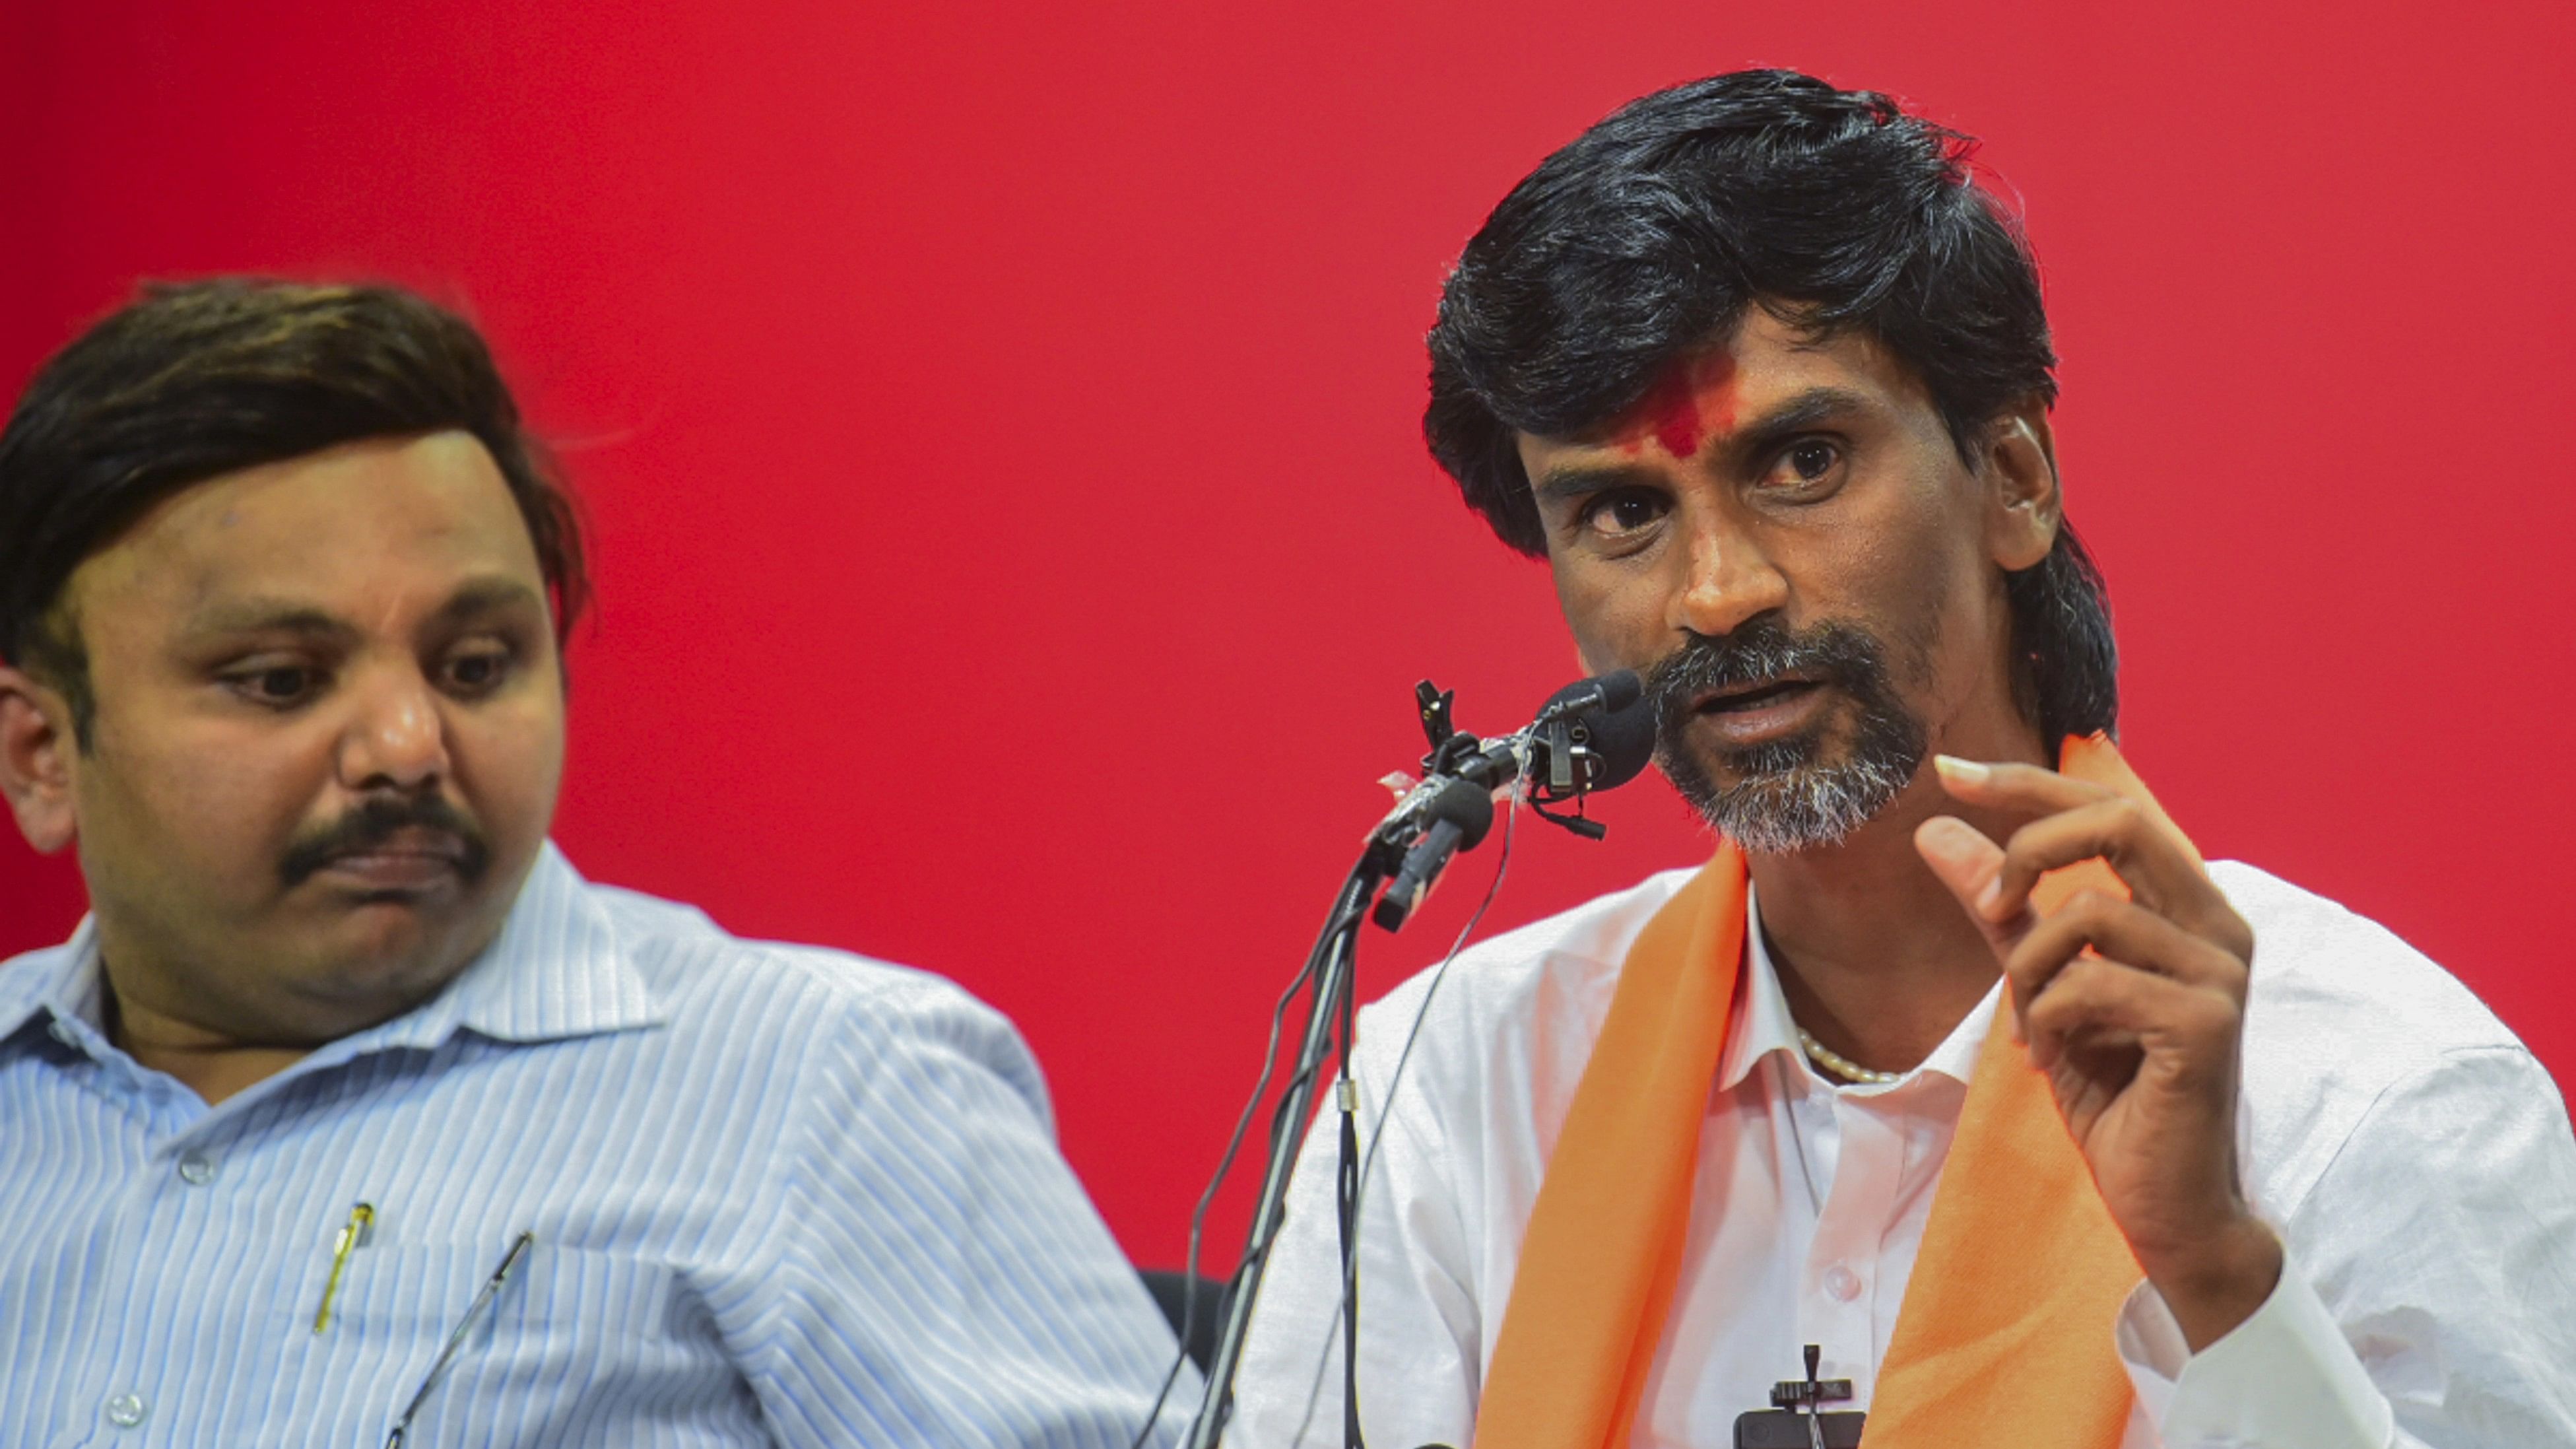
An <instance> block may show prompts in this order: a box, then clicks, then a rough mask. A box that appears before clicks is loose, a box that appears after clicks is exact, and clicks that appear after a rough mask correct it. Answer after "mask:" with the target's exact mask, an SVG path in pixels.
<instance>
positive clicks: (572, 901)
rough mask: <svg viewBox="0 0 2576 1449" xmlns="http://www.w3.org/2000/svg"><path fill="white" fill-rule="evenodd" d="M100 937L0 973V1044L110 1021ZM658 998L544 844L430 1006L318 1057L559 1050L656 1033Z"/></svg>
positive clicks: (576, 878)
mask: <svg viewBox="0 0 2576 1449" xmlns="http://www.w3.org/2000/svg"><path fill="white" fill-rule="evenodd" d="M102 987H103V983H102V982H101V980H100V975H99V969H98V928H97V923H96V921H95V920H94V919H92V918H89V917H83V918H82V920H81V923H80V925H79V927H78V928H77V929H75V930H74V931H73V932H72V936H71V939H70V940H68V941H65V942H64V943H63V944H62V945H59V946H54V947H49V948H47V949H45V950H42V951H34V952H30V953H28V954H27V955H24V956H20V957H17V958H15V959H14V960H12V961H10V962H8V963H6V965H5V967H0V1038H7V1037H9V1036H12V1035H14V1034H16V1033H17V1032H18V1031H19V1029H21V1028H22V1027H24V1026H26V1025H27V1024H28V1023H29V1022H30V1021H32V1020H33V1019H34V1018H35V1017H36V1016H38V1015H39V1014H40V1013H41V1014H50V1015H51V1016H52V1017H53V1018H54V1019H55V1020H56V1021H57V1022H60V1023H63V1024H64V1025H66V1026H67V1027H70V1028H71V1029H72V1030H74V1031H75V1032H78V1031H79V1030H81V1029H82V1028H87V1029H88V1030H89V1031H90V1032H92V1033H95V1032H96V1031H97V1030H98V1028H99V1026H100V1024H101V1023H102V1022H103V1021H104V1019H105V1016H104V1013H103V1012H102V1011H101V1010H100V1009H99V992H100V991H101V989H102ZM668 1019H669V1017H668V1013H667V1012H666V1011H665V1010H664V1007H663V1004H662V1002H661V1000H660V998H659V996H658V994H657V993H656V992H655V991H654V990H653V987H652V984H651V983H650V982H648V981H647V980H646V979H645V977H644V974H643V972H642V971H641V970H639V969H638V968H637V967H636V965H635V963H634V962H633V961H632V960H631V959H629V957H628V956H627V953H626V951H625V949H624V947H623V945H622V943H621V942H620V941H619V939H618V935H617V925H616V922H615V921H614V920H613V919H611V918H610V916H609V914H608V912H607V910H606V909H605V908H604V907H603V906H602V905H601V904H600V902H599V900H598V898H597V896H596V895H595V894H594V893H593V892H592V890H591V888H590V884H589V882H587V881H585V880H583V879H582V878H581V875H580V873H579V872H577V871H575V870H574V869H573V868H572V863H571V862H570V861H568V860H566V859H564V856H563V852H562V851H560V850H558V849H556V848H555V845H554V842H552V841H548V842H546V844H545V846H544V847H543V848H542V849H541V850H540V851H539V852H538V854H537V862H536V864H535V866H534V867H532V868H531V869H530V870H529V872H528V878H527V880H526V881H525V882H523V883H522V884H521V885H520V887H519V898H518V900H517V901H515V902H514V903H512V905H511V907H510V914H509V916H508V917H507V918H506V919H505V920H504V921H503V922H502V925H501V933H500V934H499V935H498V936H496V937H494V938H493V941H492V944H491V945H490V946H489V947H486V948H485V949H484V951H483V954H481V955H480V956H477V957H475V958H474V960H473V962H472V963H471V964H469V965H467V967H466V968H465V970H464V971H463V972H462V973H460V974H459V975H458V976H457V978H456V979H455V980H454V981H452V982H449V983H448V986H447V989H446V990H444V991H442V992H440V993H439V994H438V995H437V996H435V997H432V998H431V999H430V1000H429V1001H427V1002H426V1003H424V1004H422V1005H420V1006H418V1007H415V1008H414V1009H412V1010H411V1011H409V1012H407V1013H405V1014H404V1015H401V1016H398V1017H395V1018H394V1019H393V1020H391V1021H388V1022H385V1023H383V1024H382V1025H380V1026H374V1027H370V1028H368V1029H367V1030H365V1031H362V1032H358V1033H356V1034H354V1035H352V1036H348V1037H343V1038H341V1039H340V1041H338V1042H335V1043H332V1044H331V1045H330V1046H328V1047H325V1048H323V1049H322V1051H321V1052H318V1053H316V1055H324V1054H329V1055H334V1056H349V1055H355V1054H357V1053H358V1052H361V1051H376V1050H383V1049H385V1048H388V1047H402V1046H413V1047H424V1048H426V1047H434V1046H437V1045H438V1044H440V1043H441V1042H444V1041H445V1040H447V1038H448V1037H449V1036H451V1035H453V1034H454V1033H455V1032H456V1031H457V1030H458V1029H460V1028H462V1029H464V1030H467V1031H471V1032H474V1033H476V1034H477V1035H480V1036H485V1037H489V1038H491V1039H493V1040H495V1041H505V1042H537V1041H555V1040H560V1039H563V1038H566V1037H578V1036H594V1035H598V1034H601V1033H604V1032H613V1031H626V1030H631V1029H634V1028H639V1027H648V1026H658V1025H660V1024H662V1023H663V1022H664V1021H666V1020H668Z"/></svg>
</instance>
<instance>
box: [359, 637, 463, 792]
mask: <svg viewBox="0 0 2576 1449" xmlns="http://www.w3.org/2000/svg"><path fill="white" fill-rule="evenodd" d="M350 698H351V700H352V703H353V706H354V707H353V709H352V710H351V712H350V715H349V722H348V727H347V729H346V731H345V732H344V733H343V734H342V736H341V739H340V761H339V764H340V782H341V784H342V785H344V786H346V787H347V788H349V789H351V790H360V791H363V790H381V789H386V788H392V789H396V790H400V791H403V792H404V793H406V794H409V793H415V792H418V791H420V790H423V789H425V788H427V787H429V786H432V785H435V784H437V783H438V782H439V781H440V780H441V779H443V778H445V776H446V775H447V772H448V758H447V722H446V720H445V718H444V717H443V716H442V715H441V714H440V713H439V708H438V696H437V693H436V692H435V691H434V690H432V689H431V688H430V683H429V681H428V680H427V679H426V678H424V677H422V675H421V673H420V671H419V670H417V669H414V668H410V667H407V666H401V665H394V666H388V667H384V668H379V669H375V670H371V671H369V672H368V674H367V675H366V676H365V677H364V678H362V679H360V680H357V681H354V682H353V685H352V688H351V689H350Z"/></svg>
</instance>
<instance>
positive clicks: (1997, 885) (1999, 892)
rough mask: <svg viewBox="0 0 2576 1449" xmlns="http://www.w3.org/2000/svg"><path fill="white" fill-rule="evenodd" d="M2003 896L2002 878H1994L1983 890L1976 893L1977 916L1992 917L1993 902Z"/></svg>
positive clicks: (1993, 911)
mask: <svg viewBox="0 0 2576 1449" xmlns="http://www.w3.org/2000/svg"><path fill="white" fill-rule="evenodd" d="M2003 894H2004V878H2003V877H2002V876H1996V877H1995V878H1994V879H1993V880H1990V881H1988V882H1986V884H1985V886H1984V888H1983V889H1981V890H1979V891H1978V892H1977V914H1979V915H1981V916H1991V915H1993V914H1994V913H1995V902H1997V901H1999V900H2001V899H2003Z"/></svg>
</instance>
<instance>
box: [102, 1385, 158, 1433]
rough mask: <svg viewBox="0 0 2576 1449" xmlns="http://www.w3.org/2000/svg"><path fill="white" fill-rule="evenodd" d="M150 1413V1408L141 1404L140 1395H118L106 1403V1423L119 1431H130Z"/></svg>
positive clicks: (145, 1404) (143, 1403)
mask: <svg viewBox="0 0 2576 1449" xmlns="http://www.w3.org/2000/svg"><path fill="white" fill-rule="evenodd" d="M151 1411H152V1406H151V1405H150V1404H147V1403H145V1402H143V1396H142V1395H141V1394H119V1395H117V1396H116V1397H115V1398H112V1399H110V1400H108V1401H107V1422H109V1423H111V1424H114V1425H115V1426H116V1427H118V1428H120V1429H131V1428H133V1427H134V1426H135V1425H137V1424H140V1423H142V1422H143V1416H144V1415H145V1414H147V1413H150V1412H151Z"/></svg>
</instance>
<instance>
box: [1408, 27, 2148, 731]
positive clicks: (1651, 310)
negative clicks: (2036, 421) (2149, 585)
mask: <svg viewBox="0 0 2576 1449" xmlns="http://www.w3.org/2000/svg"><path fill="white" fill-rule="evenodd" d="M1974 145H1975V143H1974V141H1973V140H1972V139H1971V138H1969V137H1967V136H1963V135H1960V134H1959V133H1957V132H1955V131H1950V130H1946V129H1944V128H1942V127H1940V126H1936V125H1932V124H1930V123H1929V122H1926V121H1923V120H1920V119H1918V118H1916V117H1913V116H1909V115H1906V114H1905V113H1904V112H1903V111H1902V110H1901V109H1899V108H1898V106H1897V104H1896V103H1895V102H1894V101H1892V100H1890V99H1889V98H1887V97H1886V96H1883V95H1880V94H1877V93H1876V92H1872V91H1845V90H1838V89H1836V88H1835V87H1833V86H1831V85H1828V84H1827V83H1825V82H1823V81H1820V80H1817V79H1815V78H1814V77H1812V76H1806V75H1801V74H1799V73H1797V72H1795V71H1785V70H1749V71H1737V72H1734V73H1732V74H1728V75H1721V76H1713V77H1710V78H1709V79H1706V80H1700V81H1693V82H1690V83H1688V84H1685V85H1679V86H1675V87H1673V88H1671V89H1669V90H1664V91H1658V92H1656V93H1654V94H1653V95H1649V96H1646V97H1644V98H1642V99H1640V100H1636V101H1632V102H1630V103H1629V104H1628V105H1626V106H1623V107H1621V108H1620V109H1619V110H1618V111H1616V112H1614V113H1613V114H1611V115H1610V117H1609V118H1608V119H1606V120H1603V121H1602V122H1600V123H1599V124H1598V125H1595V126H1594V127H1592V129H1590V130H1588V131H1586V132H1584V133H1583V134H1582V135H1581V136H1579V137H1577V138H1576V139H1575V140H1574V142H1573V143H1572V144H1570V145H1568V146H1566V147H1565V148H1564V149H1562V150H1560V151H1558V152H1557V153H1556V154H1554V155H1552V156H1550V157H1548V158H1547V159H1546V160H1545V161H1543V162H1541V163H1540V164H1539V167H1538V169H1537V170H1535V171H1533V172H1531V173H1530V174H1529V175H1528V176H1527V177H1526V178H1524V179H1523V180H1522V181H1521V183H1520V184H1519V185H1518V186H1515V187H1513V188H1512V190H1511V193H1510V194H1509V195H1507V196H1505V197H1504V198H1503V200H1502V204H1501V205H1499V206H1497V207H1495V208H1494V211H1493V214H1492V215H1491V216H1490V217H1488V218H1486V220H1485V225H1484V226H1483V228H1482V229H1481V230H1479V231H1478V232H1477V233H1476V235H1475V237H1474V238H1473V239H1472V240H1470V241H1469V242H1468V243H1467V247H1466V250H1465V251H1464V252H1463V253H1462V254H1461V255H1460V257H1459V259H1458V265H1457V267H1456V268H1455V269H1454V270H1453V271H1452V272H1451V273H1450V275H1449V280H1448V283H1447V285H1446V286H1445V287H1444V288H1443V290H1442V292H1441V297H1440V315H1439V320H1438V322H1437V323H1436V324H1435V325H1434V326H1433V327H1432V329H1431V336H1430V349H1431V404H1430V407H1429V409H1428V410H1427V411H1426V412H1425V414H1424V416H1423V421H1422V428H1423V435H1424V438H1425V439H1426V441H1428V442H1429V444H1430V446H1431V453H1432V456H1433V457H1435V458H1437V459H1438V460H1439V462H1440V466H1441V467H1443V468H1445V469H1447V470H1448V472H1449V475H1450V476H1451V477H1452V478H1454V479H1456V480H1457V482H1458V489H1459V492H1460V493H1461V494H1463V495H1464V496H1465V498H1466V501H1467V504H1468V506H1469V507H1471V508H1473V509H1475V510H1476V511H1477V512H1478V513H1481V514H1483V515H1484V517H1485V520H1486V522H1487V523H1489V524H1490V525H1492V527H1493V530H1494V532H1495V534H1496V535H1498V536H1499V537H1500V538H1501V539H1502V540H1503V542H1505V543H1507V544H1509V545H1511V546H1512V547H1513V548H1515V549H1518V550H1520V551H1521V552H1522V553H1525V554H1529V555H1532V556H1534V557H1543V556H1544V555H1545V554H1546V551H1547V543H1546V534H1545V532H1544V530H1543V528H1542V527H1541V525H1540V522H1539V515H1538V508H1537V504H1536V503H1535V501H1534V500H1532V498H1531V497H1530V488H1529V478H1528V475H1527V474H1526V473H1525V472H1524V470H1523V469H1522V467H1521V461H1520V453H1519V449H1518V446H1517V438H1516V435H1517V434H1519V433H1531V434H1535V435H1539V436H1543V437H1566V436H1576V435H1580V434H1582V433H1585V432H1587V431H1590V430H1592V429H1594V428H1597V427H1599V426H1601V425H1603V424H1604V423H1606V422H1608V421H1609V420H1611V419H1613V418H1615V417H1617V416H1618V415H1620V414H1621V413H1622V412H1624V411H1626V410H1627V409H1628V408H1630V407H1632V406H1634V405H1635V404H1636V403H1637V402H1638V400H1639V399H1641V398H1643V397H1644V396H1645V395H1646V393H1647V391H1648V390H1649V389H1651V388H1652V387H1653V386H1654V384H1655V381H1656V379H1657V378H1658V377H1659V376H1661V375H1662V374H1663V373H1664V372H1665V370H1666V369H1667V368H1669V367H1670V366H1672V365H1673V363H1674V361H1675V360H1676V359H1677V358H1679V357H1680V356H1681V355H1683V354H1684V353H1686V352H1688V351H1689V350H1691V349H1692V348H1694V347H1696V346H1700V345H1703V344H1705V343H1706V342H1707V341H1708V340H1709V339H1711V338H1712V337H1718V336H1723V335H1724V334H1725V333H1727V332H1728V331H1730V330H1731V329H1732V328H1733V327H1734V326H1735V324H1736V323H1737V322H1738V321H1740V320H1741V319H1742V318H1743V316H1744V314H1745V311H1746V309H1747V308H1749V307H1753V306H1761V307H1763V308H1765V309H1766V310H1768V311H1770V312H1771V313H1773V315H1775V316H1778V317H1780V318H1781V319H1782V320H1783V321H1788V322H1792V323H1794V324H1796V325H1798V326H1800V327H1802V328H1804V329H1805V330H1808V331H1810V332H1811V333H1813V334H1815V335H1818V336H1832V335H1835V334H1837V333H1840V332H1842V331H1844V330H1846V329H1854V328H1856V329H1860V330H1861V331H1863V332H1865V333H1867V334H1868V335H1870V336H1872V337H1874V338H1876V339H1877V340H1878V341H1879V342H1880V343H1882V344H1884V345H1885V346H1886V347H1887V349H1888V351H1889V352H1890V353H1892V354H1893V355H1894V356H1895V357H1896V358H1897V359H1898V360H1899V361H1900V362H1902V363H1903V364H1904V365H1905V366H1906V367H1908V368H1909V369H1910V370H1912V372H1913V373H1914V374H1915V375H1916V376H1917V377H1918V378H1920V379H1921V381H1922V382H1923V384H1924V386H1925V388H1926V390H1927V391H1928V392H1929V393H1930V394H1931V398H1932V402H1933V405H1934V406H1935V408H1937V409H1938V410H1939V412H1940V415H1941V418H1942V421H1943V423H1944V424H1945V425H1946V427H1947V428H1948V430H1949V433H1950V437H1951V440H1952V442H1953V444H1954V445H1955V446H1956V447H1957V448H1958V450H1959V455H1960V457H1961V458H1962V459H1964V460H1966V461H1967V463H1968V464H1969V466H1971V467H1979V466H1981V464H1980V462H1979V452H1980V445H1981V444H1982V443H1984V442H1985V441H1986V440H1987V439H1988V438H1989V437H1990V436H1991V434H1990V432H1989V429H1990V428H1991V427H1992V426H1993V425H1994V424H1995V422H1996V421H1997V420H1998V419H1999V418H2000V417H2001V416H2002V415H2003V414H2004V413H2005V412H2006V411H2008V410H2009V409H2011V408H2013V407H2016V406H2021V405H2025V404H2027V403H2028V402H2029V401H2030V400H2032V399H2036V400H2038V401H2039V402H2040V403H2042V404H2043V405H2046V404H2053V403H2054V402H2055V401H2056V399H2057V383H2056V379H2055V377H2054V376H2053V373H2052V369H2053V368H2054V367H2055V366H2056V363H2057V357H2056V354H2055V352H2054V351H2053V350H2052V349H2051V347H2050V345H2049V337H2048V317H2047V313H2046V311H2045V309H2044V308H2043V306H2042V305H2041V300H2040V285H2039V269H2038V265H2037V263H2036V262H2035V261H2034V260H2033V259H2032V256H2031V253H2030V248H2029V245H2028V244H2027V242H2026V241H2025V240H2024V239H2023V237H2022V234H2021V231H2020V228H2019V226H2018V224H2017V223H2016V222H2015V221H2014V219H2013V218H2012V216H2011V215H2010V213H2008V212H2007V211H2006V210H2005V209H2004V208H2003V207H2002V206H2001V205H2000V204H1999V203H1998V202H1997V201H1996V200H1995V199H1994V197H1993V196H1991V195H1990V194H1988V193H1987V192H1986V191H1985V190H1984V189H1983V188H1981V187H1979V186H1978V185H1977V184H1976V183H1975V182H1974V181H1973V180H1972V179H1971V178H1970V177H1969V175H1968V168H1967V162H1968V157H1969V155H1970V153H1971V151H1972V149H1973V148H1974ZM2005 592H2006V596H2007V598H2008V600H2009V602H2010V605H2011V608H2012V614H2013V655H2014V670H2013V688H2014V694H2015V697H2016V699H2017V701H2018V702H2019V703H2020V705H2021V707H2022V710H2023V713H2024V714H2025V715H2027V716H2028V717H2029V718H2030V719H2031V721H2032V722H2033V723H2034V724H2036V725H2037V726H2038V727H2039V729H2040V731H2041V734H2042V737H2043V738H2044V739H2046V740H2048V741H2049V742H2051V743H2052V744H2053V743H2054V742H2055V741H2056V740H2057V739H2058V738H2060V737H2062V736H2064V735H2068V734H2090V733H2092V732H2093V731H2095V730H2104V731H2108V730H2110V729H2111V728H2113V726H2114V725H2115V724H2116V723H2117V719H2118V713H2119V686H2118V664H2119V659H2118V651H2117V648H2116V647H2115V645H2114V643H2113V640H2112V635H2111V619H2110V602H2109V598H2108V596H2107V594H2106V593H2105V591H2104V588H2103V584H2102V575H2101V571H2100V570H2099V569H2098V568H2097V567H2096V566H2095V565H2094V562H2093V558H2092V555H2091V554H2090V553H2089V552H2088V551H2087V550H2086V549H2085V547H2084V544H2083V541H2082V540H2081V539H2079V538H2078V537H2077V536H2076V534H2075V529H2074V527H2073V526H2072V525H2071V524H2066V523H2061V525H2060V526H2059V528H2058V531H2057V538H2056V542H2055V544H2054V546H2053V547H2052V548H2051V549H2050V551H2049V554H2048V557H2047V558H2046V559H2045V560H2043V561H2042V562H2041V563H2039V564H2038V565H2036V566H2034V567H2032V568H2028V569H2023V570H2019V571H2017V572H2014V573H2011V574H2008V575H2007V576H2006V579H2005Z"/></svg>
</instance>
